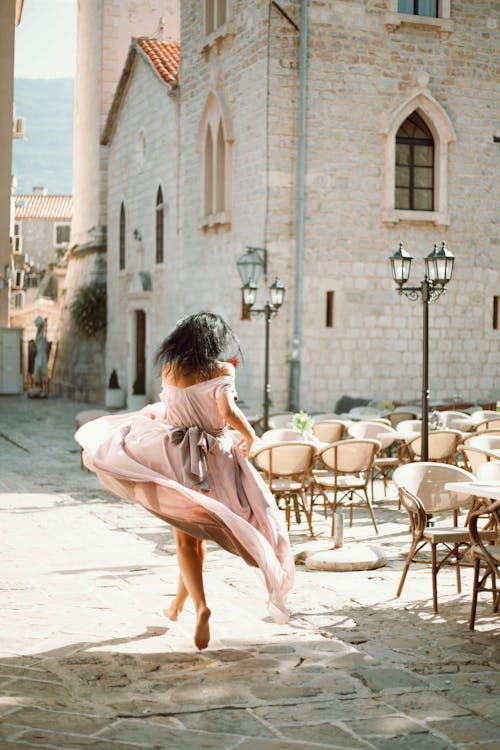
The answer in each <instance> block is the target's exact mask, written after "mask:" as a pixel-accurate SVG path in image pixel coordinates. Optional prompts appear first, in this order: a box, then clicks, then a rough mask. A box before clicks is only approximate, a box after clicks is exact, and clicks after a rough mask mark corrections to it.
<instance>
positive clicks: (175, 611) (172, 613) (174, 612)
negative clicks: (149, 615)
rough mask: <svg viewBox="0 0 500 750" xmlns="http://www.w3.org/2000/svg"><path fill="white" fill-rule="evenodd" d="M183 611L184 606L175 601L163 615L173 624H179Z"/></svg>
mask: <svg viewBox="0 0 500 750" xmlns="http://www.w3.org/2000/svg"><path fill="white" fill-rule="evenodd" d="M182 610H183V605H182V604H177V603H176V601H175V599H174V601H173V602H172V604H171V605H170V607H169V608H168V609H164V610H163V614H164V615H165V616H166V617H168V619H169V620H172V622H177V620H178V619H179V615H180V613H181V612H182Z"/></svg>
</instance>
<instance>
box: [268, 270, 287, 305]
mask: <svg viewBox="0 0 500 750" xmlns="http://www.w3.org/2000/svg"><path fill="white" fill-rule="evenodd" d="M284 298H285V287H284V286H283V284H282V283H281V281H280V280H279V279H278V277H276V278H275V279H274V281H273V283H272V284H271V286H270V287H269V300H270V302H271V305H272V306H273V307H275V308H276V309H277V308H278V307H281V305H282V304H283V300H284Z"/></svg>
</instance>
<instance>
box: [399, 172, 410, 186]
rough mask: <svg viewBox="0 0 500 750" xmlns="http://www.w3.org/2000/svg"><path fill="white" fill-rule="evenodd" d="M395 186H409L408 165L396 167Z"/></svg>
mask: <svg viewBox="0 0 500 750" xmlns="http://www.w3.org/2000/svg"><path fill="white" fill-rule="evenodd" d="M396 187H410V167H396Z"/></svg>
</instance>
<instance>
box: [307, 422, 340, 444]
mask: <svg viewBox="0 0 500 750" xmlns="http://www.w3.org/2000/svg"><path fill="white" fill-rule="evenodd" d="M345 431H346V424H345V422H342V421H341V420H339V419H324V420H320V421H318V422H314V423H313V435H314V437H315V438H317V439H318V440H320V441H321V442H322V443H336V442H337V441H338V440H342V438H343V437H344V434H345Z"/></svg>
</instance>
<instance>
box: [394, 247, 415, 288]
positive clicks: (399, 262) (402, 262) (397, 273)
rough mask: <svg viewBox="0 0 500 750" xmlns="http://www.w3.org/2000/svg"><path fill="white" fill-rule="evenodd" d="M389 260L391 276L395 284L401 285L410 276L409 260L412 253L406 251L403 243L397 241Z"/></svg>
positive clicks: (411, 257) (410, 260)
mask: <svg viewBox="0 0 500 750" xmlns="http://www.w3.org/2000/svg"><path fill="white" fill-rule="evenodd" d="M389 260H390V262H391V270H392V277H393V279H394V281H395V282H396V284H398V285H399V286H403V284H406V282H407V281H408V279H409V278H410V271H411V262H412V260H413V255H410V253H407V252H406V250H405V249H404V246H403V243H402V242H400V243H399V247H398V249H397V250H396V252H395V253H394V255H391V257H390V258H389Z"/></svg>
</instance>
